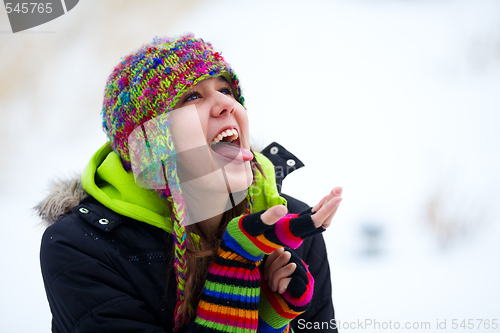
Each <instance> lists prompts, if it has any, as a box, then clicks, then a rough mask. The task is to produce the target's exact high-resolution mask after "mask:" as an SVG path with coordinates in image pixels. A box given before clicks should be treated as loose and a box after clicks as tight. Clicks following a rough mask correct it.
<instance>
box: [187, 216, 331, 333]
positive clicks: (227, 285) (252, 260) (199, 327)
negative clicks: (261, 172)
mask: <svg viewBox="0 0 500 333" xmlns="http://www.w3.org/2000/svg"><path fill="white" fill-rule="evenodd" d="M262 213H263V211H262V212H260V213H255V214H250V215H243V216H241V217H238V218H235V219H233V220H231V221H230V222H229V224H228V226H227V229H226V232H225V234H224V236H223V239H222V242H221V245H220V247H219V249H218V251H217V256H216V257H215V259H214V261H213V263H212V265H211V267H210V269H209V271H208V274H207V279H206V281H205V287H204V290H203V295H202V297H201V300H200V302H199V304H198V307H197V310H196V318H195V320H194V322H193V323H192V324H191V325H189V327H188V329H189V331H190V332H191V331H193V332H248V333H250V332H257V330H258V329H260V328H259V314H260V315H261V322H262V321H263V320H264V318H266V319H265V320H268V321H270V320H271V319H270V318H271V317H272V318H274V317H275V316H276V315H278V316H279V317H281V318H285V320H287V321H290V320H291V319H292V318H295V317H296V316H297V315H298V314H300V313H302V312H303V311H305V309H307V305H308V304H309V301H310V296H308V295H309V294H311V295H312V287H313V279H312V276H311V275H310V274H308V271H307V268H306V271H307V273H305V275H304V272H303V271H300V270H299V271H300V272H297V270H296V272H297V274H298V275H297V276H299V275H300V276H301V278H302V281H303V282H304V283H305V284H304V285H305V286H306V287H305V288H304V286H302V287H300V288H298V289H297V292H292V289H294V288H292V289H290V292H288V291H287V293H285V294H287V295H285V294H283V295H279V294H278V295H279V296H280V298H281V302H280V301H279V299H278V298H276V297H274V298H273V297H271V296H269V297H267V296H266V297H265V298H266V300H268V301H267V304H268V305H266V304H265V303H261V304H259V300H260V299H261V297H259V296H260V295H261V276H260V271H259V267H258V266H259V264H260V261H261V259H262V256H263V254H264V253H265V254H270V253H271V252H273V251H274V250H276V249H278V248H280V247H283V246H288V247H291V248H297V247H298V246H300V244H301V243H302V240H303V239H304V238H306V237H310V236H314V235H316V234H318V233H321V232H322V231H323V228H322V227H319V228H316V227H315V226H314V223H313V221H312V219H311V213H310V210H309V211H306V212H304V213H301V214H299V215H297V214H289V215H286V216H284V217H283V218H281V219H280V220H279V221H278V222H277V223H276V224H274V225H266V224H264V223H263V222H262V221H261V219H260V216H261V215H262ZM297 258H298V257H297ZM299 260H300V258H299ZM298 267H299V265H298V266H297V269H298ZM304 267H306V266H305V265H304ZM305 276H307V278H306V279H304V277H305ZM292 277H293V276H292ZM292 280H294V279H293V278H292ZM297 281H298V280H297ZM290 283H291V284H292V282H290ZM294 283H295V282H294ZM301 283H302V282H300V283H299V282H297V285H299V284H301ZM263 285H264V284H263ZM292 286H293V284H292ZM292 286H291V287H292ZM266 287H267V286H266ZM264 288H265V287H264V286H262V290H263V294H264V295H267V294H266V290H265V289H264ZM308 288H309V289H308ZM300 290H302V291H303V293H302V294H301V295H299V294H300ZM307 290H310V292H309V293H308V292H307ZM271 293H272V292H271ZM276 299H278V301H276ZM283 304H286V306H283ZM261 306H262V307H263V308H262V309H261V308H260V307H261ZM271 308H272V309H271ZM301 311H302V312H301ZM267 312H269V313H271V314H272V315H270V316H267V317H266V316H262V315H264V313H267ZM283 316H284V317H283ZM290 317H292V318H290ZM265 320H264V322H266V321H265ZM280 323H281V321H280ZM275 325H276V323H274V322H273V323H272V324H269V326H270V327H276V326H275ZM261 326H262V324H261ZM287 327H288V325H286V326H285V329H286V328H287ZM274 332H282V331H274Z"/></svg>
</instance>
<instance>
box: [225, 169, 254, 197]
mask: <svg viewBox="0 0 500 333" xmlns="http://www.w3.org/2000/svg"><path fill="white" fill-rule="evenodd" d="M224 171H225V174H226V179H227V187H228V189H227V190H229V192H231V193H235V192H241V191H244V190H246V189H248V188H249V187H250V185H251V184H252V181H253V174H252V168H251V166H250V162H249V161H247V162H244V163H240V162H234V163H229V164H228V165H226V166H225V167H224Z"/></svg>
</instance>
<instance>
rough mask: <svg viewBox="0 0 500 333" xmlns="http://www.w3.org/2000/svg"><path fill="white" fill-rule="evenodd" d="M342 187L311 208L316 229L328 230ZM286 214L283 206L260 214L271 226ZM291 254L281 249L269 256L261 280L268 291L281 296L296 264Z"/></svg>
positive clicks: (339, 200) (337, 205) (339, 199)
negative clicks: (291, 260) (265, 282)
mask: <svg viewBox="0 0 500 333" xmlns="http://www.w3.org/2000/svg"><path fill="white" fill-rule="evenodd" d="M341 195H342V187H335V188H334V189H333V190H332V191H331V192H330V193H329V194H328V195H326V196H325V197H324V198H323V199H321V201H320V202H319V203H318V204H317V205H316V206H314V207H313V208H312V212H314V214H312V215H311V219H312V220H313V222H314V225H315V226H316V227H319V226H322V227H323V228H324V229H326V228H328V227H329V226H330V224H331V222H332V219H333V216H334V215H335V213H336V212H337V209H338V207H339V205H340V202H341V201H342V197H341ZM286 213H287V210H286V207H285V206H275V207H271V208H270V209H268V210H267V211H266V212H265V213H264V214H262V216H261V219H262V221H263V222H264V223H266V224H269V225H272V224H274V223H276V221H278V220H279V219H280V218H281V217H283V216H284V215H285V214H286ZM290 258H291V253H290V252H288V251H285V249H284V248H283V247H281V248H279V249H277V250H276V251H274V252H273V253H271V254H270V255H269V257H268V258H267V259H266V263H265V265H264V274H263V278H264V280H266V281H267V284H268V286H269V289H271V290H272V291H274V292H278V293H280V294H283V293H284V292H285V291H286V290H287V287H288V284H289V283H290V281H291V280H292V278H291V277H290V276H291V275H292V274H293V273H294V272H295V270H296V268H297V264H296V263H293V262H290Z"/></svg>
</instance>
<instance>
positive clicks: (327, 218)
mask: <svg viewBox="0 0 500 333" xmlns="http://www.w3.org/2000/svg"><path fill="white" fill-rule="evenodd" d="M341 195H342V187H335V188H334V189H333V190H332V191H331V192H330V193H329V194H328V195H327V196H325V197H324V198H323V199H322V200H321V201H320V203H318V205H316V206H315V207H314V209H313V211H315V212H316V213H315V214H314V215H312V216H311V218H312V220H313V222H314V225H315V226H316V228H318V227H320V226H322V227H323V228H324V229H326V228H328V227H329V226H330V224H331V222H332V219H333V216H334V215H335V213H336V212H337V209H338V207H339V205H340V202H341V201H342V197H341Z"/></svg>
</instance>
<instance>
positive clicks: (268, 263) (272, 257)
mask: <svg viewBox="0 0 500 333" xmlns="http://www.w3.org/2000/svg"><path fill="white" fill-rule="evenodd" d="M284 251H285V248H283V247H280V248H279V249H277V250H276V251H274V252H273V253H271V254H270V255H269V256H268V257H267V259H266V263H265V264H264V280H267V279H268V272H269V266H271V264H272V263H273V262H274V261H275V260H276V259H277V258H278V257H279V256H280V255H282V254H283V252H284Z"/></svg>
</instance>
